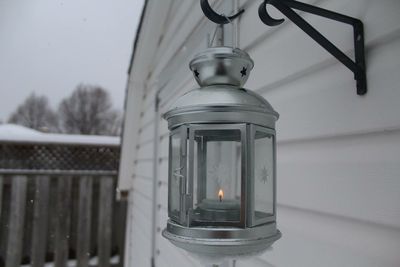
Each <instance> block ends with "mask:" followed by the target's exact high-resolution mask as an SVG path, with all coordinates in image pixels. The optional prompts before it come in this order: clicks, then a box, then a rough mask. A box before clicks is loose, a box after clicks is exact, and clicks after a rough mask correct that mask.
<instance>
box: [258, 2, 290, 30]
mask: <svg viewBox="0 0 400 267" xmlns="http://www.w3.org/2000/svg"><path fill="white" fill-rule="evenodd" d="M267 4H269V0H266V1H264V3H261V5H260V6H259V7H258V16H259V17H260V19H261V21H262V22H264V24H266V25H268V26H278V25H279V24H282V22H284V21H285V20H284V19H274V18H273V17H271V16H270V15H269V14H268V11H267V7H266V5H267Z"/></svg>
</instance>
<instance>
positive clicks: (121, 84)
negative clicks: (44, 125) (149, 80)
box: [0, 0, 143, 121]
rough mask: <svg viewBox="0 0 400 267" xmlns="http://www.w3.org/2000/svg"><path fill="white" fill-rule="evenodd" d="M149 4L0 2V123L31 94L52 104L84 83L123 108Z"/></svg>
mask: <svg viewBox="0 0 400 267" xmlns="http://www.w3.org/2000/svg"><path fill="white" fill-rule="evenodd" d="M142 7H143V0H117V1H115V0H114V1H113V0H63V1H59V0H0V120H3V121H6V120H7V118H8V116H9V114H10V113H11V112H12V111H13V110H14V109H15V108H16V106H17V105H18V104H20V103H21V102H22V101H23V100H24V99H25V98H26V97H27V96H28V95H29V94H30V93H31V92H35V93H37V94H43V95H46V96H48V98H49V99H50V102H51V105H52V106H53V107H54V108H55V107H57V105H58V103H59V101H60V100H61V99H62V98H63V97H65V96H67V95H69V94H70V93H71V92H72V91H73V90H74V88H75V87H76V85H78V84H79V83H88V84H96V85H100V86H103V87H104V88H106V89H107V90H108V91H109V92H110V94H111V96H112V100H113V103H114V106H115V107H117V108H119V109H122V107H123V101H124V94H125V83H126V79H127V68H128V64H129V60H130V56H131V53H132V47H133V40H134V37H135V33H136V28H137V25H138V22H139V19H140V14H141V11H142Z"/></svg>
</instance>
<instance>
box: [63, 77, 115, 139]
mask: <svg viewBox="0 0 400 267" xmlns="http://www.w3.org/2000/svg"><path fill="white" fill-rule="evenodd" d="M59 117H60V124H61V128H62V130H63V131H64V132H66V133H71V134H95V135H118V134H119V131H120V130H119V128H120V127H121V126H120V125H121V124H120V122H121V120H120V119H119V118H120V115H119V113H118V112H117V111H116V110H114V109H113V108H112V104H111V99H110V96H109V94H108V93H107V91H106V90H104V89H103V88H101V87H99V86H93V85H85V84H80V85H78V86H77V88H76V89H75V91H74V92H73V93H72V95H71V96H70V97H68V98H66V99H64V100H63V101H62V102H61V103H60V106H59Z"/></svg>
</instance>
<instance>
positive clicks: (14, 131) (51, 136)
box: [0, 124, 120, 146]
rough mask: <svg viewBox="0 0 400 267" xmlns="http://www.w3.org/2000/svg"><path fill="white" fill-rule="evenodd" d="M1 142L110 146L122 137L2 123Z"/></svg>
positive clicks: (116, 143)
mask: <svg viewBox="0 0 400 267" xmlns="http://www.w3.org/2000/svg"><path fill="white" fill-rule="evenodd" d="M0 142H16V143H41V144H70V145H107V146H108V145H119V144H120V137H116V136H100V135H79V134H55V133H42V132H39V131H36V130H33V129H30V128H26V127H24V126H20V125H15V124H0Z"/></svg>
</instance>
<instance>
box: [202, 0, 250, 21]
mask: <svg viewBox="0 0 400 267" xmlns="http://www.w3.org/2000/svg"><path fill="white" fill-rule="evenodd" d="M200 6H201V9H202V10H203V13H204V15H206V17H207V18H208V19H209V20H211V21H212V22H214V23H217V24H227V23H230V22H231V21H232V20H234V19H236V18H237V17H239V16H240V15H241V14H242V13H243V12H244V9H240V10H239V11H238V12H237V13H236V14H234V15H232V16H229V17H227V16H224V15H220V14H218V13H216V12H215V11H214V10H213V9H212V8H211V6H210V4H209V3H208V0H200Z"/></svg>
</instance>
